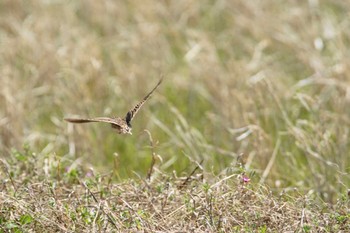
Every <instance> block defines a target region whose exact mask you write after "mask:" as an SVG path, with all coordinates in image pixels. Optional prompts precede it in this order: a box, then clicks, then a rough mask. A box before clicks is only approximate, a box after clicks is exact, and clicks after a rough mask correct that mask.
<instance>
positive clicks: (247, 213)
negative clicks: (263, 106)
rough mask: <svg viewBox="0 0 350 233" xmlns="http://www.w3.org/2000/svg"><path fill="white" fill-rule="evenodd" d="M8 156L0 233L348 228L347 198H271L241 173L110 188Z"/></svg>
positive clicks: (52, 165) (103, 179)
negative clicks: (334, 201) (325, 200)
mask: <svg viewBox="0 0 350 233" xmlns="http://www.w3.org/2000/svg"><path fill="white" fill-rule="evenodd" d="M13 157H14V158H16V159H12V160H10V161H2V170H1V172H2V174H7V175H2V180H3V182H2V184H1V192H0V226H1V227H0V230H2V231H3V232H28V231H34V232H115V231H116V232H125V231H128V232H138V231H143V232H276V231H278V232H347V231H349V230H350V228H349V221H350V218H349V217H350V216H349V214H348V213H349V212H348V211H349V201H350V199H349V198H347V197H345V196H344V199H339V200H338V202H337V205H336V206H334V207H331V206H329V205H327V204H326V203H323V204H322V202H315V200H313V199H310V198H309V194H307V193H300V192H299V191H298V190H296V189H295V190H290V191H287V192H284V193H281V194H280V195H279V196H275V195H273V194H272V192H271V190H270V189H269V188H267V187H265V186H261V185H258V184H254V183H251V182H243V180H242V174H239V173H236V174H235V173H233V174H231V175H225V176H217V177H215V178H214V177H213V176H212V175H210V174H205V173H202V172H200V170H197V172H196V174H192V176H189V177H187V178H186V177H185V178H180V177H176V176H171V175H164V174H163V175H161V174H159V173H158V175H156V174H152V176H151V179H150V180H148V179H142V178H140V179H135V180H128V181H125V182H123V183H119V184H115V183H113V182H112V183H111V177H112V175H111V174H107V175H100V174H95V173H94V172H92V171H91V170H90V171H89V170H84V169H82V168H81V167H79V166H78V167H75V168H71V167H68V168H65V169H62V168H60V166H64V165H65V163H64V162H62V161H59V160H55V159H54V158H47V159H46V160H45V161H46V162H45V163H46V164H47V166H46V167H44V169H42V168H41V167H37V164H40V162H39V161H37V160H36V159H37V158H36V157H35V154H33V153H32V152H30V151H26V152H16V153H14V155H13ZM17 159H18V160H17ZM18 167H20V169H18ZM156 170H157V169H156ZM155 177H158V178H155Z"/></svg>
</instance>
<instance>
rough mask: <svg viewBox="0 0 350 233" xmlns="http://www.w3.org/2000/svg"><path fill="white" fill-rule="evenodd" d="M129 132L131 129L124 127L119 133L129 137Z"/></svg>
mask: <svg viewBox="0 0 350 233" xmlns="http://www.w3.org/2000/svg"><path fill="white" fill-rule="evenodd" d="M131 130H132V128H131V127H129V126H126V127H123V128H122V130H121V131H122V132H121V133H123V134H130V135H132V132H131Z"/></svg>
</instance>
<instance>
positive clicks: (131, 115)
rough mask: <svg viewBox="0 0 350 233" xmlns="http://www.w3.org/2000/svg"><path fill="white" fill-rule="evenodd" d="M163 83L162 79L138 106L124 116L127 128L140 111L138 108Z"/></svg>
mask: <svg viewBox="0 0 350 233" xmlns="http://www.w3.org/2000/svg"><path fill="white" fill-rule="evenodd" d="M162 81H163V77H162V78H161V79H160V80H159V82H158V83H157V85H156V86H155V87H154V88H153V90H152V91H150V93H148V94H147V95H146V96H145V97H144V98H143V99H142V100H141V102H139V103H138V104H136V105H135V107H133V108H132V109H131V110H130V111H129V112H128V113H127V114H126V116H125V121H126V123H127V124H128V126H129V127H131V124H130V122H131V121H132V119H133V118H134V117H135V115H136V113H137V112H138V111H139V110H140V108H141V107H142V105H143V104H144V103H145V102H146V101H147V100H148V99H149V97H150V96H151V95H152V93H153V92H154V91H155V90H156V89H157V88H158V86H159V85H160V84H161V83H162Z"/></svg>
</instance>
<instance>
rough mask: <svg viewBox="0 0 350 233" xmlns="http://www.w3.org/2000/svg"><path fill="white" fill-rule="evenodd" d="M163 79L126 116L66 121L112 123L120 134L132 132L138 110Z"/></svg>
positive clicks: (69, 120) (66, 119)
mask: <svg viewBox="0 0 350 233" xmlns="http://www.w3.org/2000/svg"><path fill="white" fill-rule="evenodd" d="M162 80H163V79H160V80H159V82H158V84H157V85H156V86H155V87H154V88H153V90H152V91H151V92H150V93H148V94H147V95H146V96H145V97H144V98H143V99H142V101H140V102H139V103H138V104H136V105H135V107H133V108H132V109H131V110H130V111H128V112H127V114H126V116H125V117H124V118H121V117H114V118H110V117H96V118H65V119H64V120H65V121H68V122H71V123H91V122H103V123H110V124H111V125H112V128H114V129H116V131H117V133H119V134H127V133H128V134H132V133H131V129H132V127H131V121H132V119H133V118H134V117H135V115H136V114H137V112H138V111H139V110H140V108H141V107H142V105H143V104H144V103H145V102H146V101H147V100H148V99H149V97H150V96H151V95H152V93H153V92H154V91H155V90H156V89H157V88H158V86H159V85H160V84H161V82H162Z"/></svg>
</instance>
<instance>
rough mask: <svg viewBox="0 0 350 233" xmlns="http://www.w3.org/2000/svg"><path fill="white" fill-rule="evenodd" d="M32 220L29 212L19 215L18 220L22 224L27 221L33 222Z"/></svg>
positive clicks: (27, 222)
mask: <svg viewBox="0 0 350 233" xmlns="http://www.w3.org/2000/svg"><path fill="white" fill-rule="evenodd" d="M33 220H34V219H33V217H32V216H30V215H29V214H25V215H22V216H21V218H20V220H19V221H20V223H21V224H22V225H25V224H29V223H31V222H33Z"/></svg>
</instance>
